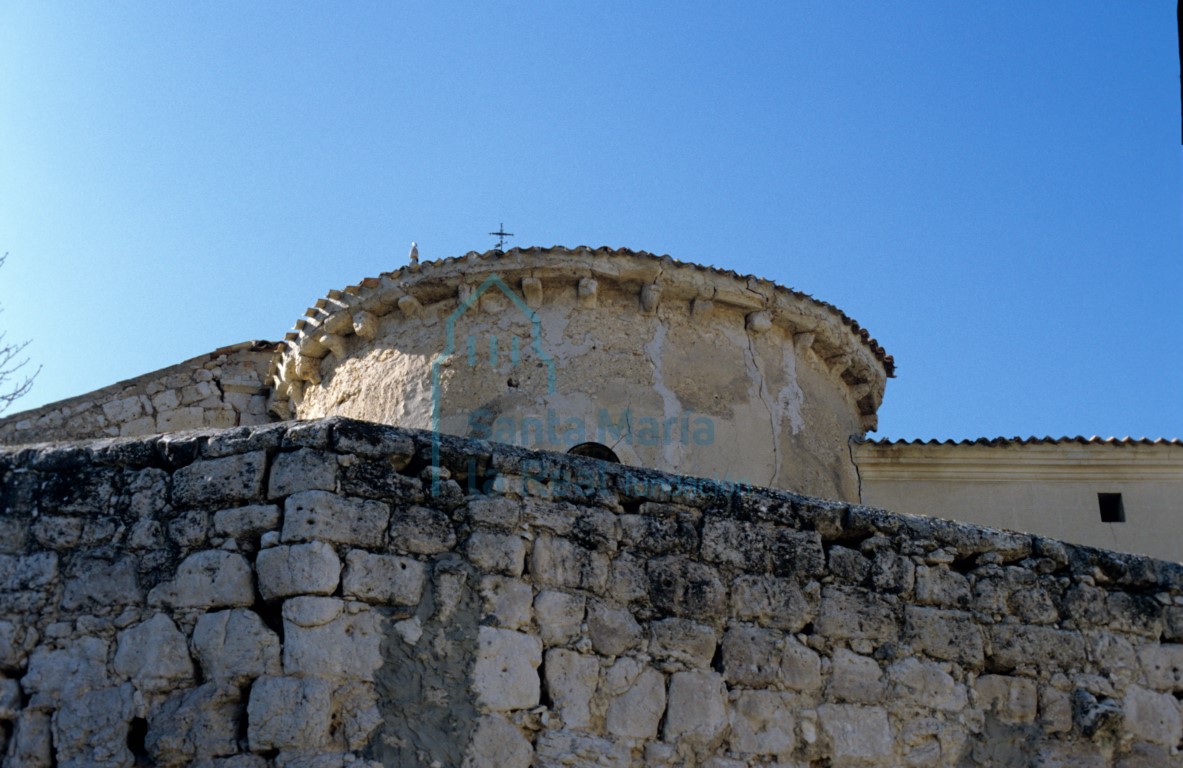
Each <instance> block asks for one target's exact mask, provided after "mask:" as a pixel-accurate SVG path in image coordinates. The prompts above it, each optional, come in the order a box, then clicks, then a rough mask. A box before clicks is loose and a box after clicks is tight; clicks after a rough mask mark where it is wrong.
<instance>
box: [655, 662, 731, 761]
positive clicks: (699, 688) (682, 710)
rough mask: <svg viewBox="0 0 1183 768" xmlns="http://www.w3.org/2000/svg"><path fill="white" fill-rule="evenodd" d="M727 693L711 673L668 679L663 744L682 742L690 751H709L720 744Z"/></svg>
mask: <svg viewBox="0 0 1183 768" xmlns="http://www.w3.org/2000/svg"><path fill="white" fill-rule="evenodd" d="M727 720H728V718H727V689H726V688H725V687H724V685H723V678H722V677H720V676H719V675H718V674H716V673H715V672H708V671H706V670H690V671H688V672H675V673H674V674H673V675H671V676H670V685H669V703H668V705H667V709H666V717H665V727H664V728H663V730H662V738H663V739H664V740H665V741H669V742H676V741H685V742H686V743H687V744H689V745H691V746H692V747H697V748H699V749H702V750H709V749H711V748H713V747H715V746H716V745H718V743H719V742H720V741H722V738H723V734H724V733H725V731H726V728H727V724H728V723H727Z"/></svg>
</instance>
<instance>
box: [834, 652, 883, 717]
mask: <svg viewBox="0 0 1183 768" xmlns="http://www.w3.org/2000/svg"><path fill="white" fill-rule="evenodd" d="M883 691H884V686H883V671H882V670H881V669H880V668H879V663H878V662H876V661H875V660H874V659H872V658H869V657H867V656H861V655H859V654H857V653H852V652H851V651H848V650H846V649H845V648H835V649H834V655H833V656H832V657H831V659H830V679H829V685H828V687H827V695H828V696H829V698H831V699H834V700H836V701H847V702H851V703H855V704H878V703H879V702H880V701H882V699H883Z"/></svg>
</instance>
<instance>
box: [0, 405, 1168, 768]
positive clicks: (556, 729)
mask: <svg viewBox="0 0 1183 768" xmlns="http://www.w3.org/2000/svg"><path fill="white" fill-rule="evenodd" d="M433 448H434V449H436V450H435V451H434V453H435V454H438V463H436V462H433ZM0 473H2V478H3V491H2V497H0V498H2V504H3V507H2V509H0V550H2V554H0V673H2V676H0V723H2V728H0V734H2V736H0V740H2V741H3V742H4V743H3V746H2V747H0V749H2V750H4V752H5V754H6V755H7V757H6V762H5V765H13V766H59V768H66V767H67V766H130V765H133V764H140V765H190V764H193V765H202V766H236V767H239V768H245V767H248V766H249V767H251V768H254V767H255V766H270V765H275V766H347V765H353V766H374V765H390V766H467V767H468V768H477V767H479V766H490V767H492V766H497V767H498V768H526V767H527V766H531V765H533V766H537V767H538V768H552V767H557V766H593V765H594V766H609V767H615V768H625V767H627V766H652V767H654V768H657V767H659V766H661V767H665V766H669V767H671V768H672V767H673V766H685V767H686V768H695V767H696V766H703V767H709V768H739V766H756V765H768V766H780V767H781V768H788V767H789V766H802V767H804V766H827V765H832V766H903V765H907V766H941V765H945V766H986V765H991V766H995V765H1003V766H1020V765H1023V766H1026V765H1046V766H1052V765H1062V766H1068V765H1072V766H1091V765H1098V766H1099V765H1122V766H1135V765H1138V766H1146V765H1180V764H1183V760H1181V759H1180V757H1179V756H1178V754H1177V749H1178V747H1179V743H1180V740H1181V739H1183V722H1181V712H1180V704H1179V697H1180V696H1181V695H1183V568H1181V567H1180V566H1178V565H1173V564H1168V563H1164V562H1159V561H1154V560H1150V559H1146V558H1140V557H1132V556H1124V555H1117V554H1113V553H1109V552H1104V551H1099V550H1092V549H1086V548H1081V547H1073V546H1067V545H1064V544H1061V543H1058V542H1055V541H1052V540H1048V539H1042V538H1038V537H1032V536H1026V535H1019V534H1013V533H1006V532H1000V531H996V530H991V529H985V528H977V527H973V526H968V525H961V524H956V523H952V522H944V521H940V520H934V519H927V518H912V517H904V516H899V515H893V514H889V513H885V512H881V511H877V510H872V509H868V508H864V507H859V506H852V505H846V504H836V503H831V502H824V501H819V500H816V499H810V498H805V497H801V496H795V495H792V494H789V493H785V492H779V491H769V490H763V489H750V488H727V487H720V486H716V485H711V484H702V483H699V482H697V481H694V480H693V479H691V478H684V477H678V476H674V475H668V474H662V473H658V472H651V471H644V470H637V469H634V468H629V467H622V466H619V465H610V464H603V463H600V462H595V461H592V460H589V459H581V458H577V457H571V456H565V455H560V454H547V453H532V452H527V451H524V450H521V449H515V448H511V447H506V446H501V445H494V444H490V443H483V442H478V441H469V440H462V439H459V438H448V437H444V438H441V440H440V442H439V443H438V444H436V445H435V446H433V443H432V436H431V434H430V433H426V432H416V431H410V430H400V429H396V428H392V427H383V426H377V425H372V424H367V423H362V422H355V421H348V420H340V419H329V420H323V421H315V422H297V423H281V424H273V425H266V426H257V427H242V428H237V429H231V430H226V431H221V432H206V433H186V434H173V435H166V436H162V437H154V438H143V439H136V440H108V441H96V442H91V443H85V444H72V445H58V446H40V447H37V446H33V447H24V448H12V449H8V450H6V451H5V452H0Z"/></svg>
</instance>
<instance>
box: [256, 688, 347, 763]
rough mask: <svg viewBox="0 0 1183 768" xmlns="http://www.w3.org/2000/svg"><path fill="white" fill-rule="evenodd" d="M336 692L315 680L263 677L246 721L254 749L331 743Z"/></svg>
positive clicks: (259, 750)
mask: <svg viewBox="0 0 1183 768" xmlns="http://www.w3.org/2000/svg"><path fill="white" fill-rule="evenodd" d="M332 693H333V689H332V686H330V685H329V684H328V683H327V682H325V681H324V680H321V679H319V678H316V677H301V678H298V677H272V676H270V675H267V676H264V677H260V678H259V679H258V680H256V681H255V684H254V685H253V686H252V687H251V697H250V703H249V704H248V705H247V719H248V722H249V723H250V726H249V730H248V738H249V739H250V745H251V749H252V750H253V751H255V752H266V751H268V750H272V749H312V748H316V747H320V746H324V745H325V744H327V743H328V741H329V728H330V727H331V724H332V714H333V709H332Z"/></svg>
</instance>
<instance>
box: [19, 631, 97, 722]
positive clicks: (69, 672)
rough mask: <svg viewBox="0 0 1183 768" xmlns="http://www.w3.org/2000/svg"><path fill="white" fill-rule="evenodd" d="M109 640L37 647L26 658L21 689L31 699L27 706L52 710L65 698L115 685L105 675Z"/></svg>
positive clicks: (80, 641) (82, 640) (82, 639)
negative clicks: (56, 646) (26, 663)
mask: <svg viewBox="0 0 1183 768" xmlns="http://www.w3.org/2000/svg"><path fill="white" fill-rule="evenodd" d="M109 654H110V644H109V643H108V641H106V640H104V639H102V638H98V637H83V638H79V639H78V640H77V641H75V642H74V643H72V644H71V645H70V647H69V648H58V649H53V650H50V649H48V648H46V647H44V646H43V647H40V648H37V649H36V650H34V651H33V653H31V654H30V655H29V668H28V670H27V671H26V673H25V676H24V677H23V678H21V687H22V688H23V689H24V690H25V693H27V694H28V695H29V696H30V700H29V706H31V707H34V708H36V709H47V710H48V709H54V708H55V707H56V706H57V705H58V704H59V703H60V702H62V701H64V700H65V699H67V698H77V697H78V696H80V695H81V694H83V693H85V692H86V691H89V690H95V689H99V688H106V687H109V686H110V685H112V684H113V683H114V681H113V680H111V679H110V677H109V675H108V673H107V658H108V656H109Z"/></svg>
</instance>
